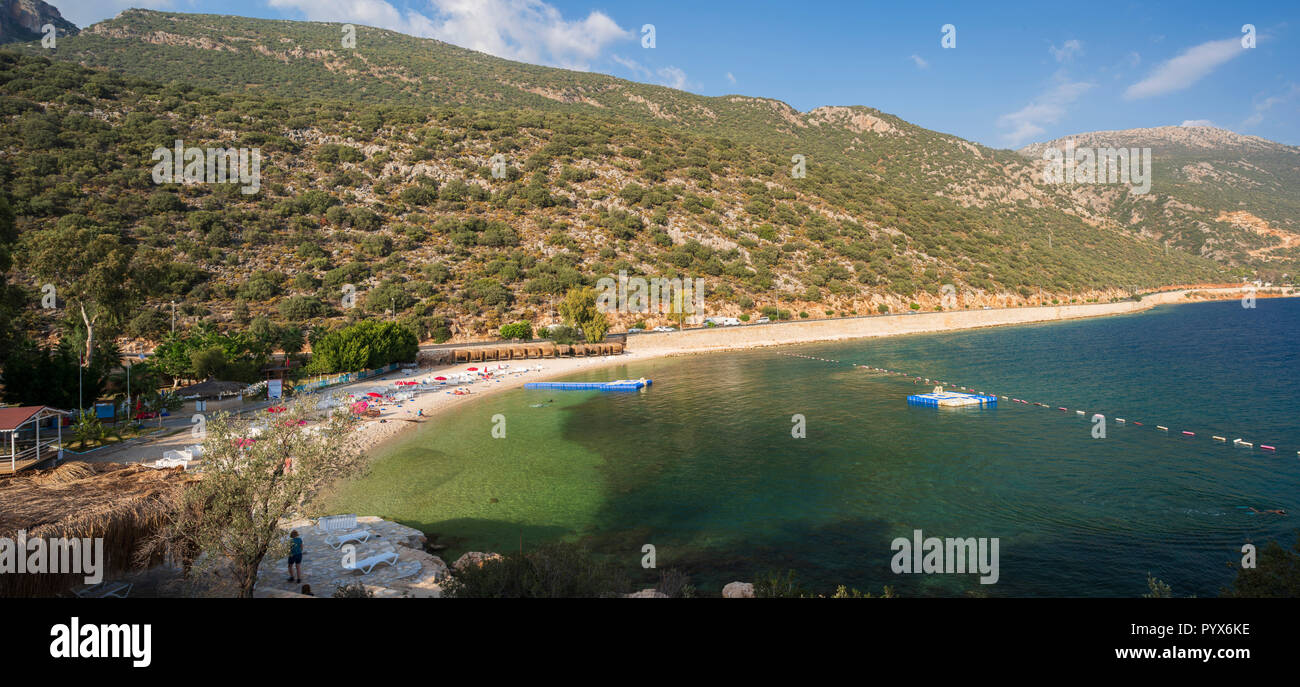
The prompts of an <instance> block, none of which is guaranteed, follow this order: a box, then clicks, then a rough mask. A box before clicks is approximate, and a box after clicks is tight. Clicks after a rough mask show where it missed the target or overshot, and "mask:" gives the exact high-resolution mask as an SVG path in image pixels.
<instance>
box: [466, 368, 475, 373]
mask: <svg viewBox="0 0 1300 687" xmlns="http://www.w3.org/2000/svg"><path fill="white" fill-rule="evenodd" d="M466 369H468V370H469V371H470V372H478V368H477V367H470V368H466Z"/></svg>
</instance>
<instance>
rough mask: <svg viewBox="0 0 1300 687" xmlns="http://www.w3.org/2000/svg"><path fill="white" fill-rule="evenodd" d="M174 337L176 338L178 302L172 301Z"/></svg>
mask: <svg viewBox="0 0 1300 687" xmlns="http://www.w3.org/2000/svg"><path fill="white" fill-rule="evenodd" d="M172 336H176V301H172Z"/></svg>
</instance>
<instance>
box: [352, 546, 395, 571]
mask: <svg viewBox="0 0 1300 687" xmlns="http://www.w3.org/2000/svg"><path fill="white" fill-rule="evenodd" d="M380 563H387V564H389V565H393V564H395V563H397V552H396V551H389V552H388V553H377V554H375V555H373V556H370V557H369V558H366V559H363V560H359V561H357V562H355V563H353V564H352V565H348V564H347V563H344V564H343V569H344V570H360V571H361V574H362V575H369V574H370V571H371V570H374V569H375V566H376V565H379V564H380Z"/></svg>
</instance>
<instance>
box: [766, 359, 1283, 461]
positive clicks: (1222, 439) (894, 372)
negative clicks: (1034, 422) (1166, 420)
mask: <svg viewBox="0 0 1300 687" xmlns="http://www.w3.org/2000/svg"><path fill="white" fill-rule="evenodd" d="M779 355H788V356H791V357H796V358H805V359H808V360H820V361H822V362H827V363H838V364H842V363H841V362H840V361H839V360H830V359H827V358H818V357H815V356H807V355H798V354H793V353H781V354H779ZM849 365H852V366H854V367H860V368H863V369H867V370H875V371H877V372H884V373H886V374H892V375H903V376H907V377H913V378H914V381H913V383H914V384H919V383H920V382H921V380H925V382H926V383H927V384H929V383H934V384H942V385H944V386H951V387H955V388H958V389H961V390H963V391H969V392H972V393H980V394H985V395H988V396H992V397H994V398H996V397H997V394H989V393H988V392H977V391H975V389H973V388H971V387H966V386H961V385H959V384H954V383H953V382H945V381H940V380H936V379H931V378H929V377H922V376H917V375H910V374H907V373H906V372H899V371H897V370H890V369H887V368H883V367H874V366H872V365H859V364H856V363H849ZM1002 399H1003V400H1010V401H1012V402H1013V403H1020V404H1023V405H1030V404H1031V402H1030V401H1026V400H1024V399H1019V398H1014V397H1012V398H1010V399H1008V397H1006V396H1003V397H1002ZM1032 405H1036V406H1040V407H1043V408H1051V406H1049V405H1048V404H1046V403H1039V402H1038V401H1033V402H1032ZM1057 410H1060V411H1064V412H1069V408H1066V407H1065V406H1057ZM1074 412H1075V414H1076V415H1080V416H1086V415H1087V413H1086V412H1085V411H1082V410H1075V411H1074ZM1115 422H1116V424H1121V425H1123V424H1128V422H1129V421H1128V420H1126V419H1125V418H1122V417H1118V418H1115ZM1133 425H1134V426H1136V427H1143V426H1144V425H1143V424H1142V423H1141V422H1138V421H1137V420H1134V421H1133ZM1155 427H1156V429H1157V430H1158V431H1161V432H1168V431H1169V428H1168V427H1166V426H1164V425H1156V426H1155ZM1182 434H1183V436H1189V437H1194V436H1196V433H1195V432H1190V431H1187V430H1182ZM1212 439H1213V440H1214V441H1219V442H1226V441H1227V438H1226V437H1221V436H1218V435H1213V436H1212ZM1232 444H1233V446H1244V447H1247V448H1254V447H1255V444H1253V443H1252V442H1249V441H1245V440H1243V439H1241V438H1237V439H1234V440H1233V442H1232ZM1259 448H1260V450H1265V451H1276V450H1277V449H1276V448H1275V447H1273V446H1270V445H1268V444H1260V445H1259ZM1296 455H1297V456H1300V451H1296Z"/></svg>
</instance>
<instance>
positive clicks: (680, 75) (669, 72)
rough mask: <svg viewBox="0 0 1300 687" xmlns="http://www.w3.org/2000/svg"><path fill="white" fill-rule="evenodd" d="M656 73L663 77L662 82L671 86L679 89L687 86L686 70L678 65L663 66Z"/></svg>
mask: <svg viewBox="0 0 1300 687" xmlns="http://www.w3.org/2000/svg"><path fill="white" fill-rule="evenodd" d="M655 73H656V74H658V75H659V78H661V79H663V81H661V82H660V83H662V84H663V85H665V86H668V87H669V88H676V89H677V90H681V89H683V88H686V72H684V71H682V70H680V69H678V68H677V67H663V68H662V69H659V70H658V71H656V72H655Z"/></svg>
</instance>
